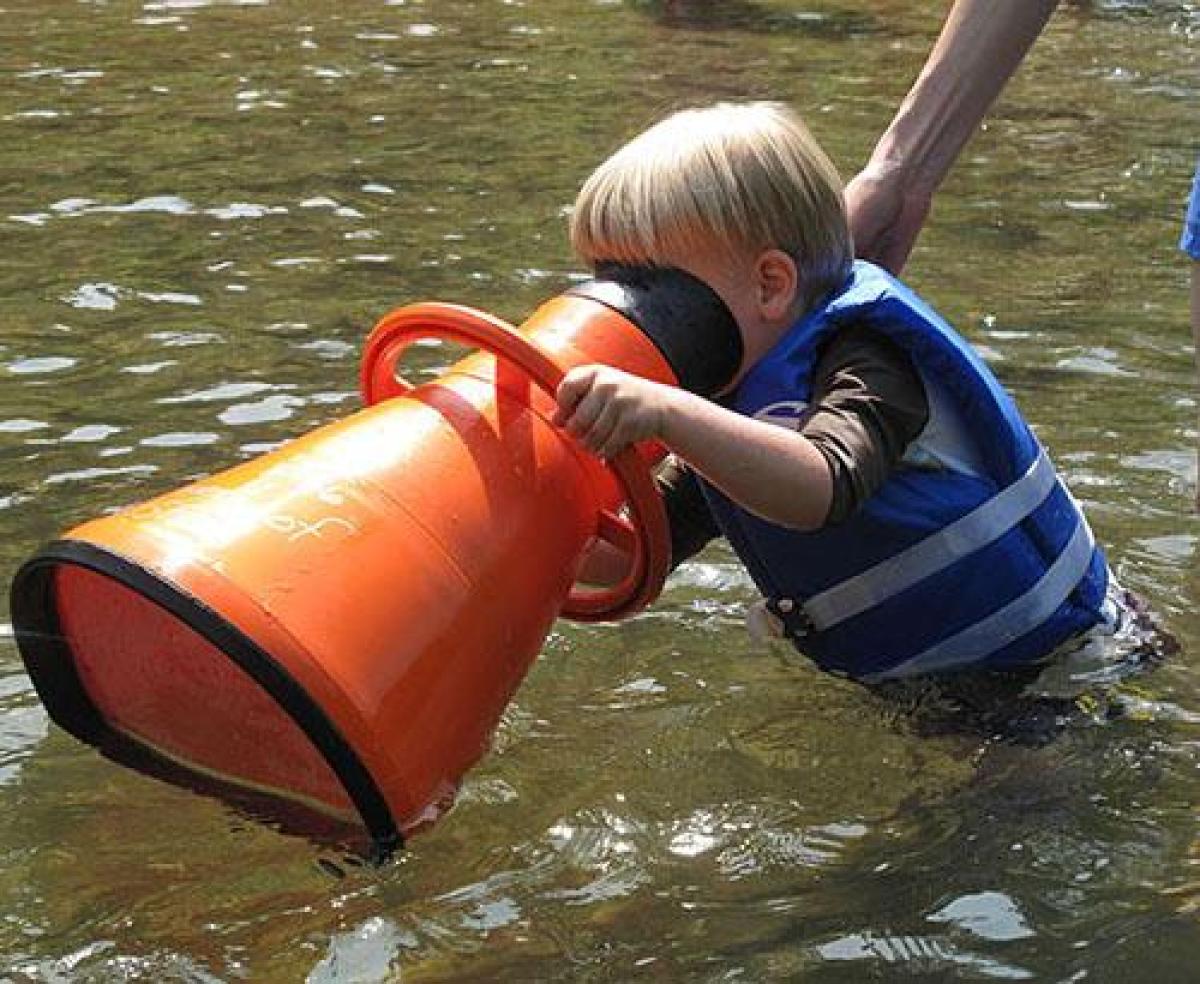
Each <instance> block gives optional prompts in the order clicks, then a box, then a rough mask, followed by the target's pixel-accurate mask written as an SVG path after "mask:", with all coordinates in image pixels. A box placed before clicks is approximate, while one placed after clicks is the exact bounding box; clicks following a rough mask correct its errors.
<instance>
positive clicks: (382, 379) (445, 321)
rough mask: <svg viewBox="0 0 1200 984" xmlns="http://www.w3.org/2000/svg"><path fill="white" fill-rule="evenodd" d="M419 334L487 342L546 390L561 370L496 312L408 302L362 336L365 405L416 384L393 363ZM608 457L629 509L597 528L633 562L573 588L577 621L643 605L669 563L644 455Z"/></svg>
mask: <svg viewBox="0 0 1200 984" xmlns="http://www.w3.org/2000/svg"><path fill="white" fill-rule="evenodd" d="M418 338H441V339H446V340H448V341H452V342H458V343H459V344H462V345H470V346H473V347H476V348H481V349H484V350H485V351H487V352H490V353H491V354H492V355H495V356H496V357H497V358H502V359H504V360H505V361H507V362H509V363H511V364H512V365H514V366H516V367H517V368H518V369H520V370H522V371H523V372H524V373H525V375H526V376H528V377H529V379H530V380H531V381H532V382H533V383H535V384H536V385H537V386H538V387H539V388H541V389H542V390H544V391H545V392H546V393H548V394H549V395H550V396H551V397H553V396H554V394H555V392H556V391H557V390H558V384H559V383H560V382H562V378H563V376H564V375H565V373H564V371H563V369H562V368H561V367H560V366H559V365H558V363H557V362H555V361H554V359H553V358H551V357H550V356H549V355H547V354H546V353H545V352H543V351H542V350H541V349H540V348H538V347H537V345H536V344H535V343H534V342H533V340H532V339H530V338H529V337H528V336H527V335H523V334H522V333H521V332H519V331H518V330H517V329H516V328H514V327H513V326H512V325H510V324H508V323H507V322H505V321H502V320H500V319H499V318H497V317H494V316H493V315H490V314H487V313H486V312H484V311H478V310H476V309H475V308H469V307H465V306H463V305H459V304H442V303H438V302H427V303H423V304H411V305H409V306H407V307H403V308H398V309H397V310H395V311H392V312H391V313H390V314H388V315H386V316H385V317H384V318H383V319H382V320H381V321H380V322H379V324H377V325H376V326H375V328H374V330H373V331H372V332H371V335H370V337H369V338H368V339H367V344H366V347H365V348H364V350H363V360H362V370H361V374H360V385H361V389H362V395H363V399H364V400H365V401H366V403H367V405H368V406H371V405H374V404H376V403H379V402H381V401H383V400H387V399H390V398H392V397H395V396H404V395H406V394H408V393H411V392H412V390H413V389H414V388H415V387H414V386H413V385H412V384H411V383H408V382H406V381H405V380H403V379H401V378H399V376H397V373H396V368H397V365H398V364H399V361H400V358H401V356H402V355H403V354H404V351H405V349H407V348H408V346H409V345H411V344H412V343H413V342H414V341H416V340H417V339H418ZM605 464H606V466H607V467H608V468H609V469H610V470H611V471H612V473H613V475H614V476H615V477H616V479H617V482H618V483H619V485H620V487H621V490H622V491H623V492H624V494H625V505H626V506H627V509H628V517H626V516H624V515H622V514H621V513H620V512H617V511H612V510H608V509H602V510H601V511H600V514H599V516H598V517H597V524H596V535H597V536H598V537H599V538H600V539H601V540H604V541H606V542H608V543H610V544H612V545H613V546H614V547H616V548H617V549H618V550H621V551H622V552H623V553H627V554H629V555H630V569H629V571H628V572H627V573H626V575H625V577H624V578H623V579H622V580H621V581H620V582H619V583H617V584H614V585H611V586H606V587H603V588H594V589H582V588H575V589H573V590H572V591H571V593H570V595H569V596H568V597H567V600H566V603H565V604H564V605H563V609H562V614H563V615H565V616H566V617H567V618H573V619H576V620H577V621H581V622H600V621H609V620H613V619H618V618H623V617H625V616H627V615H632V614H634V613H635V612H638V611H640V610H641V609H643V608H644V607H645V606H646V605H648V604H649V603H650V602H652V601H653V600H654V599H655V598H657V597H658V594H659V592H660V591H661V590H662V586H663V582H664V581H665V580H666V577H667V574H668V572H669V568H670V557H671V543H670V534H669V532H668V527H667V516H666V510H665V509H664V508H663V503H662V497H661V496H660V495H659V493H658V489H657V487H656V486H655V484H654V479H653V477H652V476H651V474H650V470H649V468H648V467H647V465H646V462H645V460H644V459H643V458H642V456H641V455H639V454H638V452H637V450H636V449H635V448H632V447H630V448H626V449H625V450H624V451H622V452H621V453H620V454H618V455H615V456H614V457H612V458H611V459H608V460H607V461H606V462H605Z"/></svg>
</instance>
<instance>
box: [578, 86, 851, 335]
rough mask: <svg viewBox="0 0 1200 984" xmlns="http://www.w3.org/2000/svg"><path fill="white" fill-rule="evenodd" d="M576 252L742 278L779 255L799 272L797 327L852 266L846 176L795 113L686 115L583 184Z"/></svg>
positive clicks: (748, 110)
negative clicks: (714, 264) (714, 262)
mask: <svg viewBox="0 0 1200 984" xmlns="http://www.w3.org/2000/svg"><path fill="white" fill-rule="evenodd" d="M571 242H572V245H573V246H574V247H575V251H576V252H577V253H578V254H579V256H580V258H581V259H583V260H584V261H585V262H586V263H588V264H590V265H592V266H595V265H596V264H598V263H602V262H616V263H625V264H646V265H652V266H682V267H685V268H689V264H688V261H689V259H692V258H695V257H698V256H708V257H716V258H718V259H719V260H721V261H724V262H726V263H728V264H729V265H730V267H732V268H737V267H741V266H744V265H745V264H746V263H747V262H753V261H754V260H755V259H756V258H758V257H760V256H763V255H764V254H767V253H768V252H770V251H780V252H782V253H783V254H786V256H787V257H790V259H791V260H792V262H793V263H794V264H795V275H796V281H797V282H796V284H795V292H794V296H793V297H792V302H793V307H794V310H793V311H792V312H791V316H793V317H794V316H795V315H798V314H800V313H802V312H803V311H805V310H807V309H808V308H809V307H811V306H812V305H813V304H815V303H816V302H818V301H819V300H820V299H821V298H822V297H823V296H824V295H825V294H827V293H828V292H829V291H831V290H833V289H834V288H836V287H838V286H840V284H841V283H842V281H843V280H844V279H845V277H846V274H847V271H848V269H849V265H850V262H851V260H852V258H853V248H852V245H851V239H850V230H849V226H848V225H847V222H846V209H845V204H844V202H843V200H842V182H841V178H840V177H839V176H838V173H837V170H836V169H835V168H834V166H833V164H832V163H831V162H830V160H829V158H828V157H826V156H825V153H824V152H823V151H822V150H821V148H820V147H819V146H818V145H817V142H816V141H815V140H814V139H813V137H812V135H811V134H810V133H809V132H808V129H807V127H805V126H804V124H803V123H802V122H801V121H800V120H799V119H798V118H797V117H796V116H795V115H794V114H793V113H791V112H790V111H789V110H788V109H786V108H785V107H783V106H780V105H778V104H775V103H762V102H759V103H747V104H732V103H720V104H718V105H715V106H711V107H708V108H705V109H690V110H684V111H682V112H678V113H675V114H674V115H672V116H669V117H667V118H666V119H664V120H662V121H661V122H660V123H658V124H656V125H655V126H653V127H651V128H650V129H649V130H646V131H645V132H644V133H642V134H641V135H639V136H637V137H635V138H634V139H633V140H631V141H630V142H629V143H627V144H626V145H625V146H624V147H622V148H621V149H620V150H618V151H617V152H616V153H615V154H613V155H612V156H611V157H610V158H608V160H606V161H605V162H604V163H603V164H601V165H600V166H599V167H598V168H597V169H596V170H595V171H594V172H593V173H592V175H591V177H589V178H588V179H587V181H586V182H585V183H584V186H583V188H582V189H581V191H580V192H579V197H578V198H577V199H576V201H575V209H574V212H573V214H572V216H571ZM692 272H697V271H695V270H693V271H692ZM700 275H701V276H702V277H703V273H702V272H700ZM703 279H709V278H707V277H703ZM712 286H717V285H715V284H713V285H712ZM718 292H720V291H718ZM736 313H737V312H736V311H735V314H736Z"/></svg>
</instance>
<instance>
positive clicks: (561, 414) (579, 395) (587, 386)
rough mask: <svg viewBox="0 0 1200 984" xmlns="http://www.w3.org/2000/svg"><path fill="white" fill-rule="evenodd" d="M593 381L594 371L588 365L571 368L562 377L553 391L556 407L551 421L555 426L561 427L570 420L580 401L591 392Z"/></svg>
mask: <svg viewBox="0 0 1200 984" xmlns="http://www.w3.org/2000/svg"><path fill="white" fill-rule="evenodd" d="M595 381H596V373H595V370H594V369H593V368H592V367H590V366H584V367H582V368H575V369H572V370H571V371H570V372H568V373H567V374H566V375H565V376H564V377H563V379H562V382H561V383H559V384H558V389H557V390H555V393H554V399H555V401H556V402H557V403H558V409H557V410H555V412H554V419H553V421H551V422H552V423H553V424H554V425H555V426H556V427H562V426H564V425H566V424H567V422H568V421H570V419H571V417H572V415H573V414H574V413H575V409H576V408H577V407H578V406H579V403H580V401H581V400H582V399H583V398H584V397H585V396H587V395H588V393H589V392H591V389H592V386H593V385H594V384H595Z"/></svg>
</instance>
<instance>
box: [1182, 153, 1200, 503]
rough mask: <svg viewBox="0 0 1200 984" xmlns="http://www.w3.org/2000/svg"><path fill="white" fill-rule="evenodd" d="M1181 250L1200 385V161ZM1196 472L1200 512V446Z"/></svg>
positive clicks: (1197, 448)
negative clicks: (1188, 273)
mask: <svg viewBox="0 0 1200 984" xmlns="http://www.w3.org/2000/svg"><path fill="white" fill-rule="evenodd" d="M1179 248H1180V249H1181V250H1183V251H1184V253H1186V254H1187V255H1188V256H1190V257H1191V258H1192V344H1193V345H1194V346H1195V349H1196V380H1197V382H1198V383H1200V160H1197V161H1196V176H1195V177H1194V178H1193V179H1192V194H1191V197H1190V198H1189V199H1188V210H1187V219H1186V220H1185V221H1184V224H1183V235H1182V236H1180V237H1179ZM1196 471H1197V476H1196V509H1197V511H1200V444H1197V446H1196Z"/></svg>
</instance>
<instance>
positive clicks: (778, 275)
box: [754, 249, 800, 321]
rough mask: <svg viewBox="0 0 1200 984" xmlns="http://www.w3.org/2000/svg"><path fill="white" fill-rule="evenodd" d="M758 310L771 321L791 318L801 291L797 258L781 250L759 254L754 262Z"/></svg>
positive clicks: (771, 250)
mask: <svg viewBox="0 0 1200 984" xmlns="http://www.w3.org/2000/svg"><path fill="white" fill-rule="evenodd" d="M754 275H755V276H754V279H755V287H756V289H757V293H758V305H759V310H760V311H762V314H763V317H765V318H768V319H770V320H772V321H778V320H781V319H784V318H790V317H791V316H792V314H793V311H794V309H795V306H796V298H797V296H798V294H799V290H800V272H799V271H798V270H797V269H796V261H795V260H793V259H792V258H791V257H790V256H788V254H787V253H785V252H784V251H783V250H781V249H768V250H766V251H764V252H763V253H761V254H760V255H759V257H758V260H757V262H756V263H755V265H754Z"/></svg>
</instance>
